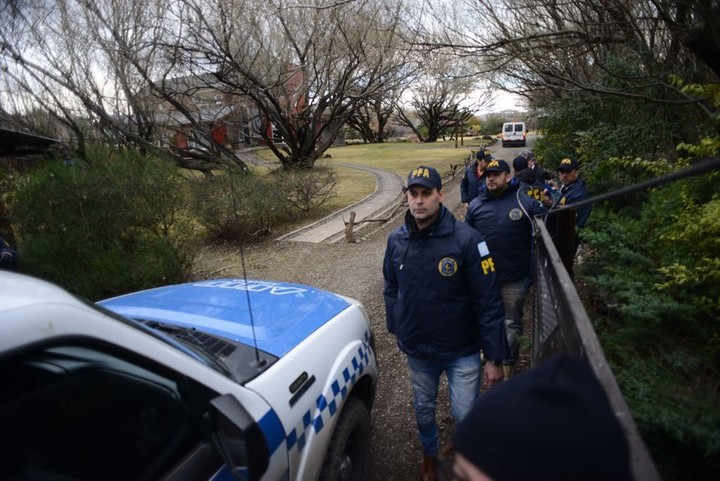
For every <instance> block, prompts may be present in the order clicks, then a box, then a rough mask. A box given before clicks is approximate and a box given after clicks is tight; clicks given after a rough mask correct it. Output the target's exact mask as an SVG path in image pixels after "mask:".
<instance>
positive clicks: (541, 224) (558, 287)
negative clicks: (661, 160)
mask: <svg viewBox="0 0 720 481" xmlns="http://www.w3.org/2000/svg"><path fill="white" fill-rule="evenodd" d="M715 170H720V158H718V157H712V158H703V159H696V161H695V164H694V165H692V166H691V167H688V168H686V169H683V170H680V171H676V172H672V173H669V174H667V175H663V176H660V177H657V178H654V179H650V180H648V181H645V182H641V183H638V184H634V185H630V186H627V187H624V188H622V189H618V190H615V191H613V192H608V193H605V194H602V195H599V196H595V197H592V198H589V199H585V200H583V201H580V202H577V203H575V204H572V205H566V206H562V207H559V208H557V209H554V210H552V211H551V212H550V215H552V216H553V217H554V219H553V229H552V232H553V235H552V236H551V235H550V231H549V229H548V226H547V224H546V223H545V221H544V220H542V219H540V218H536V219H535V225H536V227H537V230H536V232H537V235H536V236H535V241H534V245H535V253H536V256H535V271H534V278H535V306H534V312H533V329H532V331H533V332H532V339H533V356H532V363H533V364H536V363H538V362H541V361H542V360H543V359H545V358H547V357H549V356H552V355H553V354H559V353H568V354H571V355H574V356H576V357H579V358H582V359H585V360H586V361H587V362H588V363H589V364H590V366H591V367H592V369H593V371H594V372H595V374H596V376H597V377H598V379H599V380H600V382H601V383H602V385H603V387H604V388H605V392H606V393H607V395H608V398H609V399H610V403H611V404H612V406H613V409H614V411H615V415H616V416H617V417H618V419H619V421H620V423H621V425H622V426H623V429H624V430H625V435H626V436H627V440H628V444H629V446H630V457H631V464H632V471H633V477H634V479H635V480H636V481H659V480H660V479H661V477H660V473H659V471H658V469H657V467H656V466H655V463H654V462H653V460H652V457H651V456H650V453H649V452H648V449H647V446H646V445H645V443H644V442H643V440H642V437H641V436H640V433H639V432H638V429H637V426H636V424H635V421H634V420H633V418H632V415H631V413H630V410H629V408H628V405H627V403H626V401H625V398H624V397H623V395H622V392H621V391H620V387H619V386H618V383H617V381H616V379H615V376H614V375H613V373H612V370H611V369H610V366H609V365H608V362H607V359H606V358H605V354H604V353H603V350H602V347H601V346H600V342H599V341H598V338H597V335H596V334H595V330H594V329H593V326H592V324H591V323H590V318H589V317H588V314H587V312H586V311H585V307H584V306H583V304H582V301H581V299H580V296H579V295H578V292H577V290H576V288H575V284H574V282H573V275H572V274H573V262H574V256H575V211H576V208H577V207H579V206H582V205H586V204H594V203H596V202H600V201H603V200H607V199H611V198H615V197H618V196H621V195H624V194H628V193H631V192H636V191H640V190H647V189H649V188H652V187H657V186H660V185H664V184H668V183H671V182H673V181H676V180H678V179H683V178H689V177H695V176H699V175H703V174H706V173H708V172H711V171H715ZM588 435H589V436H592V433H588Z"/></svg>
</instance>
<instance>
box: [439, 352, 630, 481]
mask: <svg viewBox="0 0 720 481" xmlns="http://www.w3.org/2000/svg"><path fill="white" fill-rule="evenodd" d="M453 442H454V445H455V463H454V467H453V469H454V472H455V476H456V477H457V478H458V479H459V480H461V481H528V480H532V481H579V480H582V481H631V480H632V479H633V477H632V471H631V467H630V454H629V447H628V442H627V438H626V436H625V432H624V430H623V428H622V426H621V424H620V422H619V420H618V418H617V417H616V416H615V413H614V412H613V409H612V406H611V404H610V401H609V399H608V397H607V394H606V393H605V390H604V389H603V387H602V385H601V384H600V382H599V381H598V379H597V377H596V376H595V374H594V372H593V370H592V368H591V367H590V366H589V365H588V364H587V363H586V362H585V361H583V360H580V359H577V358H574V357H571V356H568V355H560V356H556V357H554V358H551V359H549V360H546V361H543V362H542V363H541V364H539V365H538V366H537V367H535V368H533V369H530V370H528V371H525V372H523V373H521V374H518V375H517V376H515V377H513V378H512V379H510V380H508V381H506V382H504V383H502V384H501V385H499V386H497V387H496V388H493V389H492V390H490V391H489V392H488V393H487V394H485V395H484V396H482V397H481V398H479V399H478V401H477V402H476V403H475V404H474V405H473V408H472V409H471V411H470V412H469V413H468V415H467V416H466V417H465V419H464V420H463V421H462V422H461V423H460V424H459V425H458V426H457V429H456V430H455V433H454V436H453Z"/></svg>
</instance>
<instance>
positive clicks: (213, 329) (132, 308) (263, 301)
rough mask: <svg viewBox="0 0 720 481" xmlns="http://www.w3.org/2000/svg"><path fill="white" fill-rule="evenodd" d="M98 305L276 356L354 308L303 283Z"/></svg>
mask: <svg viewBox="0 0 720 481" xmlns="http://www.w3.org/2000/svg"><path fill="white" fill-rule="evenodd" d="M98 304H99V305H101V306H103V307H105V308H107V309H109V310H111V311H113V312H115V313H117V314H119V315H121V316H124V317H129V318H132V319H136V320H142V321H158V322H162V323H167V324H171V325H175V326H179V327H186V328H187V327H194V328H196V329H198V330H199V331H205V332H207V333H210V334H216V335H218V336H222V337H225V338H228V339H231V340H234V341H236V342H240V343H242V344H246V345H247V346H250V347H254V345H255V343H257V347H258V348H259V349H260V350H262V351H265V352H267V353H269V354H272V355H274V356H277V357H282V356H284V355H285V354H286V353H287V352H289V351H290V350H292V349H293V348H294V347H295V346H297V345H298V344H299V343H300V342H302V341H303V340H304V339H305V338H307V337H308V336H309V335H310V334H311V333H313V332H314V331H315V330H316V329H318V328H319V327H320V326H322V325H323V324H325V323H326V322H328V321H329V320H330V319H332V318H333V317H335V316H336V315H337V314H339V313H340V312H342V311H344V310H345V309H347V308H349V307H350V306H351V305H352V304H351V302H350V300H348V299H346V298H344V297H342V296H339V295H337V294H333V293H330V292H327V291H323V290H320V289H315V288H313V287H309V286H306V285H302V284H290V283H284V282H269V281H260V280H243V279H215V280H207V281H199V282H191V283H187V284H178V285H173V286H166V287H159V288H156V289H150V290H146V291H140V292H136V293H131V294H126V295H123V296H119V297H114V298H111V299H106V300H104V301H100V302H98Z"/></svg>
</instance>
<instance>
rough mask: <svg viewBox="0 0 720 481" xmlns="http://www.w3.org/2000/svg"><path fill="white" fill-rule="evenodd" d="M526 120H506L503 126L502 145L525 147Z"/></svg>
mask: <svg viewBox="0 0 720 481" xmlns="http://www.w3.org/2000/svg"><path fill="white" fill-rule="evenodd" d="M526 133H527V129H526V128H525V122H505V123H504V124H503V128H502V146H503V147H509V146H513V145H514V146H520V147H525V135H526Z"/></svg>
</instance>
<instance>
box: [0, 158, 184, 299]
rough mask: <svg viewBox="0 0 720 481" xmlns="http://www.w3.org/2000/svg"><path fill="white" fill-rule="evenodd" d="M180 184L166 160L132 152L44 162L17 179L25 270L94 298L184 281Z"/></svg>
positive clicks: (17, 219) (16, 214) (14, 209)
mask: <svg viewBox="0 0 720 481" xmlns="http://www.w3.org/2000/svg"><path fill="white" fill-rule="evenodd" d="M182 185H183V184H182V179H181V178H180V177H179V176H178V173H177V169H176V168H175V167H174V166H172V165H171V164H170V163H168V162H166V161H163V160H160V159H156V158H151V157H145V156H141V155H139V154H138V153H136V152H133V151H130V150H113V149H107V148H99V147H98V148H94V149H93V150H91V151H89V152H88V155H87V158H86V160H85V161H82V162H76V163H72V164H68V163H66V162H63V161H61V160H55V161H51V162H49V163H48V164H47V165H46V166H44V167H42V168H40V169H38V170H36V171H34V172H32V173H31V174H29V175H27V176H25V177H23V178H22V180H21V181H20V182H19V183H18V185H17V191H16V195H15V198H14V201H13V205H12V212H13V217H14V222H15V226H16V231H17V232H18V233H19V237H20V254H21V266H22V270H23V271H24V272H26V273H28V274H31V275H35V276H37V277H41V278H44V279H48V280H50V281H52V282H55V283H57V284H59V285H62V286H63V287H65V288H66V289H68V290H70V291H71V292H73V293H75V294H77V295H80V296H83V297H85V298H88V299H91V300H98V299H101V298H105V297H109V296H112V295H116V294H121V293H125V292H129V291H133V290H139V289H144V288H149V287H153V286H157V285H161V284H168V283H173V282H180V281H184V280H186V279H187V278H188V276H189V273H190V266H191V262H192V250H191V245H190V241H191V239H192V231H191V230H190V229H189V228H188V227H187V226H188V224H189V223H188V222H183V221H182V219H183V218H184V217H183V215H182V212H183V206H184V204H185V201H184V194H183V189H182Z"/></svg>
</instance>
